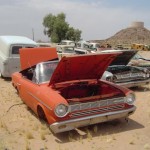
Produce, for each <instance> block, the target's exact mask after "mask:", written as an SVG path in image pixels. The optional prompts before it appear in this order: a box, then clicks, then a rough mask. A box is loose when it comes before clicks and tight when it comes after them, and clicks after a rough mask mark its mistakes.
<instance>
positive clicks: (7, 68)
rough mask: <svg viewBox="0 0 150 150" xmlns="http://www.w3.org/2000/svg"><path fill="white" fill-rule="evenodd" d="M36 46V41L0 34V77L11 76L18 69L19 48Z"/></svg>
mask: <svg viewBox="0 0 150 150" xmlns="http://www.w3.org/2000/svg"><path fill="white" fill-rule="evenodd" d="M25 47H26V48H30V47H31V48H32V47H37V43H36V42H34V41H32V40H31V39H29V38H27V37H22V36H0V77H11V74H12V73H14V72H16V71H19V70H20V56H19V49H20V48H25Z"/></svg>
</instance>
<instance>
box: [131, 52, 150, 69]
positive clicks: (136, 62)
mask: <svg viewBox="0 0 150 150" xmlns="http://www.w3.org/2000/svg"><path fill="white" fill-rule="evenodd" d="M129 64H130V65H132V66H138V67H143V68H147V69H148V70H149V71H150V59H148V58H144V57H142V56H141V55H140V54H138V53H137V54H136V55H135V56H134V57H133V58H132V59H131V61H130V62H129Z"/></svg>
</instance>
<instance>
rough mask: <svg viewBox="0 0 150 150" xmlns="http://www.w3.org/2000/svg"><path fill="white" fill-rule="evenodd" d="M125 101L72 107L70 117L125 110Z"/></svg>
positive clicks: (107, 101) (112, 100) (113, 100)
mask: <svg viewBox="0 0 150 150" xmlns="http://www.w3.org/2000/svg"><path fill="white" fill-rule="evenodd" d="M124 100H125V98H124V97H122V98H114V99H107V100H99V101H95V102H88V103H80V104H75V105H70V106H69V107H70V112H71V114H70V117H78V116H85V115H92V114H96V113H104V112H110V111H115V110H120V109H123V108H124Z"/></svg>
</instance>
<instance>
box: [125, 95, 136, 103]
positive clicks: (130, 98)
mask: <svg viewBox="0 0 150 150" xmlns="http://www.w3.org/2000/svg"><path fill="white" fill-rule="evenodd" d="M134 101H135V95H134V94H133V93H131V94H128V95H127V96H126V101H125V102H126V103H127V104H128V105H133V103H134Z"/></svg>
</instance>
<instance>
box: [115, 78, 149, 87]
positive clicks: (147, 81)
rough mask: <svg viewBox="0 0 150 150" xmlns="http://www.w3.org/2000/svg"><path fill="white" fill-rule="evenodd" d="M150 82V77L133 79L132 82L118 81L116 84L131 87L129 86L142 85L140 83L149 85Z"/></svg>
mask: <svg viewBox="0 0 150 150" xmlns="http://www.w3.org/2000/svg"><path fill="white" fill-rule="evenodd" d="M149 83H150V79H147V80H138V81H132V82H125V83H116V84H117V85H120V86H124V87H128V88H129V87H135V86H140V85H147V84H149Z"/></svg>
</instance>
